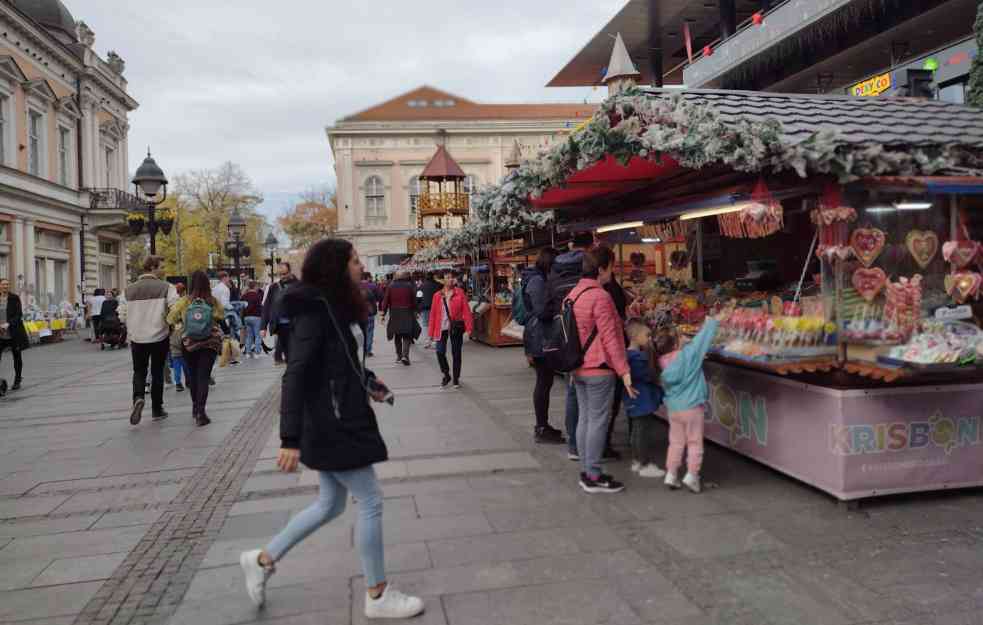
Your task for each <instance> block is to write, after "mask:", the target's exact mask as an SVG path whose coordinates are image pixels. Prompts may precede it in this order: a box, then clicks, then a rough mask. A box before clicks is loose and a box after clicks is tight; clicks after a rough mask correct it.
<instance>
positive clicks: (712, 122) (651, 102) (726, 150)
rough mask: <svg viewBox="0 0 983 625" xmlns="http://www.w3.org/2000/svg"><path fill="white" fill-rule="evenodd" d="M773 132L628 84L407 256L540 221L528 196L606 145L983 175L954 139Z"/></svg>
mask: <svg viewBox="0 0 983 625" xmlns="http://www.w3.org/2000/svg"><path fill="white" fill-rule="evenodd" d="M782 135H783V132H782V125H781V123H780V122H779V121H777V120H773V119H768V120H764V121H750V120H745V119H742V120H738V121H736V122H732V121H727V122H725V121H723V120H722V119H721V118H720V115H719V114H718V113H717V112H716V111H715V110H714V109H713V108H712V107H711V106H710V105H708V104H705V103H694V102H691V101H689V100H687V99H686V98H685V97H683V96H682V95H681V94H677V95H673V96H672V97H668V98H666V97H654V96H652V95H650V94H647V93H645V92H643V91H641V90H638V89H631V90H628V91H626V92H624V93H622V94H620V95H617V96H614V97H611V98H608V99H607V100H605V101H604V102H603V103H602V104H601V106H600V108H599V109H598V111H597V113H595V114H594V116H593V117H592V118H591V120H590V121H589V122H588V123H587V124H586V125H584V126H583V128H581V129H580V130H579V131H578V132H575V133H573V134H572V135H571V136H570V137H568V138H567V140H566V141H563V142H561V143H559V144H556V145H554V146H552V147H551V148H549V149H547V150H545V151H543V152H541V153H540V154H539V155H538V156H537V157H536V158H534V159H531V160H528V161H525V162H523V163H522V164H521V165H520V166H519V168H518V169H517V170H516V171H514V172H511V173H509V174H508V175H506V176H505V177H504V178H503V179H502V182H501V183H500V184H498V185H491V186H487V187H485V188H483V189H482V190H481V191H480V192H479V193H478V194H477V195H476V197H475V198H474V200H473V202H472V207H473V209H474V215H475V218H474V219H473V220H472V221H471V222H469V223H468V225H467V226H465V227H464V228H463V229H461V230H456V231H452V232H450V233H447V234H446V235H445V236H444V237H443V238H442V239H441V241H440V243H439V244H438V245H437V246H435V247H432V248H428V249H426V250H422V251H421V252H419V253H418V254H417V255H416V256H415V257H414V260H419V261H421V262H428V261H430V260H432V259H434V258H440V257H448V256H459V255H461V254H463V253H466V252H468V251H471V250H473V249H474V247H475V245H476V244H477V243H478V242H479V241H481V240H486V241H487V240H489V239H491V238H493V237H495V236H500V235H504V234H507V233H509V232H510V231H511V232H515V231H519V230H523V229H528V228H530V227H536V226H543V225H546V224H547V223H548V222H549V221H550V219H552V214H551V213H549V212H532V211H530V210H529V203H528V199H529V198H530V197H532V198H538V197H541V196H542V194H543V193H544V192H545V191H546V190H548V189H550V188H553V187H560V186H562V185H563V184H564V183H565V182H566V180H567V179H568V178H569V177H570V176H571V175H572V174H574V173H576V172H578V171H580V170H583V169H586V168H588V167H590V166H591V165H594V164H596V163H598V162H600V161H601V160H603V159H604V158H605V157H606V156H607V155H609V154H610V155H612V156H613V157H615V158H616V159H617V160H618V161H619V162H621V163H623V164H627V163H628V161H630V160H631V159H632V158H633V157H640V158H650V159H654V160H658V159H660V158H661V157H662V156H663V155H665V156H670V157H672V158H673V159H675V160H676V161H677V162H678V163H679V164H680V165H682V166H683V167H685V168H688V169H702V168H704V167H707V166H709V165H723V166H726V167H729V168H731V169H733V170H735V171H742V172H748V173H764V172H771V173H779V172H782V171H786V170H789V169H792V170H794V171H795V172H796V173H797V174H798V175H799V176H800V177H802V178H806V177H808V176H812V175H831V176H834V177H835V178H837V179H838V180H839V182H841V183H847V182H851V181H853V180H857V179H859V178H863V177H866V176H878V175H899V176H915V175H923V176H930V175H938V174H942V173H949V174H961V175H983V155H981V154H979V153H974V152H971V151H969V150H965V149H961V148H954V147H945V148H937V149H926V148H916V147H906V148H904V149H903V150H902V149H892V148H887V147H885V146H883V145H871V146H868V147H858V146H856V145H851V144H848V143H846V142H845V141H843V140H842V139H841V137H840V136H839V133H837V132H834V131H829V130H822V131H819V132H817V133H816V134H814V135H813V136H812V137H810V138H809V139H808V140H806V141H804V142H802V143H799V144H796V145H788V144H785V143H783V141H782Z"/></svg>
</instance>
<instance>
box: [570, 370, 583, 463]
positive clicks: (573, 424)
mask: <svg viewBox="0 0 983 625" xmlns="http://www.w3.org/2000/svg"><path fill="white" fill-rule="evenodd" d="M579 417H580V406H578V405H577V390H576V389H575V388H574V387H573V374H572V373H570V374H567V449H568V450H569V451H570V453H572V454H575V453H577V421H578V420H579Z"/></svg>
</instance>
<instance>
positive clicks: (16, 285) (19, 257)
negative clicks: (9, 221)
mask: <svg viewBox="0 0 983 625" xmlns="http://www.w3.org/2000/svg"><path fill="white" fill-rule="evenodd" d="M13 228H14V233H13V239H12V240H13V243H14V249H13V250H12V252H11V256H13V257H14V266H13V267H12V268H11V271H13V274H12V275H11V276H10V282H11V284H13V290H14V292H18V293H19V292H21V290H22V289H23V288H24V285H25V282H24V279H25V278H26V276H25V274H24V220H23V219H21V218H20V217H15V218H14V222H13Z"/></svg>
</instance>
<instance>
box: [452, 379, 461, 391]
mask: <svg viewBox="0 0 983 625" xmlns="http://www.w3.org/2000/svg"><path fill="white" fill-rule="evenodd" d="M454 388H457V389H459V388H461V383H460V382H459V381H456V382H454Z"/></svg>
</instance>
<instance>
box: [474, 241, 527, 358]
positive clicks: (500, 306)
mask: <svg viewBox="0 0 983 625" xmlns="http://www.w3.org/2000/svg"><path fill="white" fill-rule="evenodd" d="M519 243H520V244H521V241H520V242H519ZM516 247H518V246H517V245H515V244H512V245H503V244H498V245H495V246H494V247H492V248H491V249H490V250H489V252H488V258H487V260H486V261H485V262H483V263H481V264H479V265H478V266H476V267H475V268H474V271H473V273H474V275H475V292H476V293H477V294H479V300H480V301H481V302H483V303H485V304H487V305H486V306H480V304H479V306H480V310H481V311H482V314H480V315H479V314H476V315H475V319H474V331H473V332H472V334H471V338H473V339H474V340H476V341H478V342H480V343H484V344H486V345H490V346H492V347H507V346H512V345H522V333H521V332H522V327H521V326H517V324H514V323H512V298H513V297H514V296H515V293H517V292H518V291H519V284H520V282H521V280H520V276H519V272H520V269H521V268H522V267H523V266H525V265H526V264H527V263H528V262H529V259H528V258H526V257H516V256H510V255H508V252H509V251H512V250H513V249H514V248H516ZM477 310H478V309H476V311H475V312H477ZM510 324H511V327H510ZM506 328H509V329H510V331H509V332H505V330H506ZM517 334H518V336H516V335H517Z"/></svg>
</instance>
